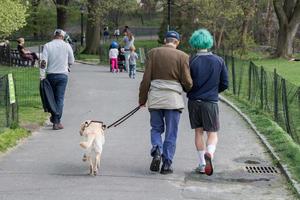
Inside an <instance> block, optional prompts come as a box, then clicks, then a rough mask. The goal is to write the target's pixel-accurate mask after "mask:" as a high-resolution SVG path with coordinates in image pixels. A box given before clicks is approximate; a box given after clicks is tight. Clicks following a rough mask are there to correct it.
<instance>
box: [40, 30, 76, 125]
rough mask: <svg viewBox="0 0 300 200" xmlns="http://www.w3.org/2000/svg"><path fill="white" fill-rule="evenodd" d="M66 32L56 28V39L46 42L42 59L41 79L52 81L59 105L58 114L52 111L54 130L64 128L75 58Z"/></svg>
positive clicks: (51, 118) (51, 119)
mask: <svg viewBox="0 0 300 200" xmlns="http://www.w3.org/2000/svg"><path fill="white" fill-rule="evenodd" d="M65 34H66V33H65V32H64V31H63V30H61V29H57V30H55V32H54V39H53V40H52V41H51V42H49V43H47V44H45V46H44V49H43V54H42V59H41V60H42V62H41V69H40V78H41V80H42V79H44V78H47V80H48V81H49V82H50V84H51V87H52V89H53V93H54V98H55V101H56V104H57V107H58V114H54V113H52V114H51V117H50V121H51V122H52V123H53V130H59V129H63V125H62V124H61V117H62V113H63V106H64V96H65V90H66V86H67V82H68V73H69V71H68V69H69V65H72V64H73V63H74V60H75V59H74V55H73V50H72V48H71V46H70V45H69V44H68V43H66V42H64V37H65Z"/></svg>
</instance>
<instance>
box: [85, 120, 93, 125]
mask: <svg viewBox="0 0 300 200" xmlns="http://www.w3.org/2000/svg"><path fill="white" fill-rule="evenodd" d="M91 122H92V120H86V121H85V122H84V123H85V126H89V125H90V123H91Z"/></svg>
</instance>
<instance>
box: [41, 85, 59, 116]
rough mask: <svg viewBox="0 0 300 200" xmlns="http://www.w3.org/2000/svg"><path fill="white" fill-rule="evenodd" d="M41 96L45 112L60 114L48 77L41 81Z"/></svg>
mask: <svg viewBox="0 0 300 200" xmlns="http://www.w3.org/2000/svg"><path fill="white" fill-rule="evenodd" d="M40 96H41V100H42V104H43V108H44V111H45V112H49V113H52V114H56V115H57V114H58V109H57V105H56V102H55V98H54V94H53V90H52V87H51V85H50V83H49V81H48V80H47V79H43V80H42V81H40Z"/></svg>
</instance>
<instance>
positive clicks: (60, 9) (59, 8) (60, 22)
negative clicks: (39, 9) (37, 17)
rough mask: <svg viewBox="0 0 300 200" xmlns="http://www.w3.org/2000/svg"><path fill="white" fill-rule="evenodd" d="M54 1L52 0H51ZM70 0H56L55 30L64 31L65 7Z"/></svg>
mask: <svg viewBox="0 0 300 200" xmlns="http://www.w3.org/2000/svg"><path fill="white" fill-rule="evenodd" d="M53 1H54V0H53ZM69 1H70V0H56V1H54V2H55V5H56V22H57V28H60V29H63V30H65V28H66V24H67V19H68V16H67V6H68V4H69Z"/></svg>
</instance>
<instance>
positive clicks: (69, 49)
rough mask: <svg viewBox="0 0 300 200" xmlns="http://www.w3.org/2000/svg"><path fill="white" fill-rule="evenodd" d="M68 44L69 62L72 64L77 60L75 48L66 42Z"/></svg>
mask: <svg viewBox="0 0 300 200" xmlns="http://www.w3.org/2000/svg"><path fill="white" fill-rule="evenodd" d="M66 44H67V48H68V64H69V65H72V64H74V62H75V58H74V53H73V49H72V47H71V45H70V44H68V43H66Z"/></svg>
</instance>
